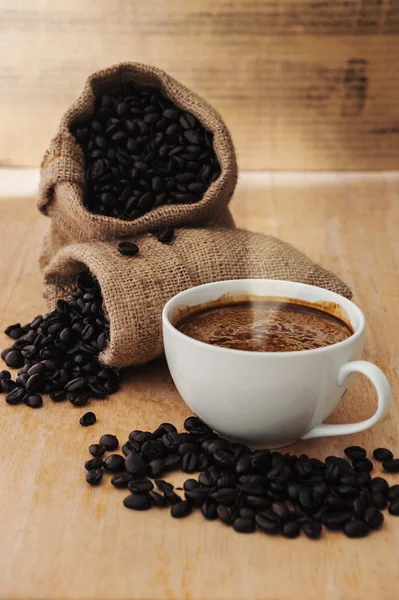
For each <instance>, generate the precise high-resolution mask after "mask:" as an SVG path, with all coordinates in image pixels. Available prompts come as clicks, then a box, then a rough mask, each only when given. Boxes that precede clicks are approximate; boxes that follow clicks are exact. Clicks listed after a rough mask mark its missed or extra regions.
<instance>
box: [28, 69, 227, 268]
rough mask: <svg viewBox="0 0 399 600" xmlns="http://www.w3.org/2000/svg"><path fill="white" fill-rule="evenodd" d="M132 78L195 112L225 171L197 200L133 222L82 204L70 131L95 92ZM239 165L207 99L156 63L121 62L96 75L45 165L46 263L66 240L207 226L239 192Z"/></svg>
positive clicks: (80, 170) (80, 163)
mask: <svg viewBox="0 0 399 600" xmlns="http://www.w3.org/2000/svg"><path fill="white" fill-rule="evenodd" d="M128 82H135V83H137V84H142V85H145V86H152V87H156V88H158V89H160V90H161V91H162V92H163V94H165V95H166V96H167V97H168V98H170V99H171V100H172V101H173V102H174V103H175V104H176V105H177V106H179V107H180V108H182V109H185V110H187V111H189V112H191V113H193V114H194V115H195V116H196V117H197V118H198V120H199V121H200V122H201V123H202V124H203V126H204V127H205V128H206V129H208V130H209V131H212V132H213V134H214V149H215V153H216V155H217V158H218V161H219V164H220V167H221V174H220V177H219V178H218V179H217V180H216V181H215V182H214V183H213V184H212V185H211V186H210V187H209V188H208V190H207V192H206V193H205V195H204V197H203V198H202V199H201V200H200V201H199V202H197V203H195V204H180V205H172V206H160V207H158V208H155V209H153V210H152V211H150V212H149V213H147V214H145V215H143V216H142V217H140V218H138V219H136V220H134V221H124V220H120V219H116V218H114V217H106V216H103V215H96V214H92V213H90V212H89V211H88V210H87V209H86V207H85V206H84V204H83V194H84V187H85V169H84V155H83V152H82V150H81V148H80V146H79V144H78V143H77V142H76V141H75V138H74V137H73V135H72V134H71V133H70V128H71V126H72V125H75V124H77V123H80V122H83V121H85V120H86V119H87V118H88V117H90V116H91V114H92V113H93V109H94V103H95V99H96V96H98V95H99V94H102V93H105V92H107V91H111V90H114V89H115V88H118V87H120V86H121V85H123V84H126V83H128ZM236 179H237V164H236V159H235V153H234V147H233V144H232V141H231V138H230V134H229V132H228V130H227V128H226V126H225V124H224V123H223V121H222V119H221V117H220V115H219V114H218V113H217V112H216V111H215V110H214V109H213V108H212V107H211V106H210V105H209V104H208V103H207V102H205V100H203V99H202V98H200V97H199V96H197V94H195V93H194V92H192V91H191V90H189V89H187V88H186V87H185V86H184V85H182V84H181V83H179V82H178V81H176V80H175V79H173V78H172V77H170V76H169V75H167V74H166V73H165V72H163V71H161V70H160V69H157V68H155V67H152V66H148V65H143V64H138V63H121V64H119V65H116V66H114V67H111V68H109V69H105V70H102V71H99V72H97V73H94V74H93V75H91V76H90V77H89V78H88V79H87V81H86V85H85V87H84V90H83V92H82V94H81V95H80V96H79V98H78V99H77V100H76V101H75V102H74V103H73V105H72V106H71V108H70V109H69V110H68V111H67V112H66V113H65V115H64V116H63V118H62V119H61V123H60V126H59V131H58V134H57V135H56V137H55V138H54V139H53V141H52V142H51V144H50V148H49V149H48V151H47V152H46V154H45V156H44V159H43V162H42V165H41V182H40V197H39V200H38V207H39V209H40V210H41V211H42V212H43V213H44V214H45V215H48V216H49V217H50V218H51V230H50V231H49V232H48V234H46V238H45V240H44V244H43V249H42V256H41V265H42V267H44V266H45V265H47V264H48V262H49V260H50V259H51V258H52V257H53V256H54V255H55V254H56V252H57V251H58V250H59V249H60V248H61V247H62V246H64V245H67V244H71V243H76V242H92V241H94V240H102V241H107V240H113V239H118V238H122V237H126V236H131V235H136V234H140V233H144V232H148V231H154V230H156V229H161V228H162V227H166V226H172V227H180V226H188V225H194V224H195V225H197V224H199V225H206V224H208V223H210V222H212V221H215V220H217V219H218V218H219V217H220V216H221V215H222V213H223V212H224V211H225V209H226V207H227V204H228V202H229V200H230V197H231V195H232V193H233V191H234V187H235V184H236Z"/></svg>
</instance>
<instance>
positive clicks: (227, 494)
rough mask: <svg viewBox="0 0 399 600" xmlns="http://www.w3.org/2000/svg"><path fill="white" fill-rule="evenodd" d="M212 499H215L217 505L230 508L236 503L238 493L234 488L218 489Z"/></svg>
mask: <svg viewBox="0 0 399 600" xmlns="http://www.w3.org/2000/svg"><path fill="white" fill-rule="evenodd" d="M211 498H213V499H214V500H215V502H216V503H217V504H225V505H226V506H229V505H231V504H233V503H234V501H235V498H236V491H235V489H234V488H218V489H217V490H216V491H215V492H213V493H212V494H211Z"/></svg>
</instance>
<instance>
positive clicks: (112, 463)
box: [104, 454, 125, 473]
mask: <svg viewBox="0 0 399 600" xmlns="http://www.w3.org/2000/svg"><path fill="white" fill-rule="evenodd" d="M104 469H105V470H106V471H107V472H108V473H117V472H118V471H124V470H125V459H124V458H123V456H121V455H120V454H110V455H109V456H107V458H106V459H105V460H104Z"/></svg>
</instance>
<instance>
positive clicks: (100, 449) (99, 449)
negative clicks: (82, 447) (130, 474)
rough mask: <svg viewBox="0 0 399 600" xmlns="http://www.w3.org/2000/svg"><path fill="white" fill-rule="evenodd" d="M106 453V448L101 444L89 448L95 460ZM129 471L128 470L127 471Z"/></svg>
mask: <svg viewBox="0 0 399 600" xmlns="http://www.w3.org/2000/svg"><path fill="white" fill-rule="evenodd" d="M105 451H106V447H105V446H102V445H101V444H91V445H90V446H89V452H90V454H91V455H92V456H94V458H101V456H103V455H104V453H105ZM127 470H128V469H127Z"/></svg>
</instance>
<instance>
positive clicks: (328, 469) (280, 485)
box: [85, 417, 399, 538]
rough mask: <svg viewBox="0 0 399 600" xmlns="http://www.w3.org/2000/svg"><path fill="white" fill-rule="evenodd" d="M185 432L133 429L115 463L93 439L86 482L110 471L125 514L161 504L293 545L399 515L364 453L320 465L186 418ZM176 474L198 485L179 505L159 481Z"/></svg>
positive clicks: (361, 533)
mask: <svg viewBox="0 0 399 600" xmlns="http://www.w3.org/2000/svg"><path fill="white" fill-rule="evenodd" d="M184 427H185V429H186V432H184V433H177V429H176V427H175V426H174V425H172V424H170V423H162V424H161V425H160V426H159V427H158V428H157V429H156V430H155V431H153V432H150V431H139V430H134V431H132V432H131V433H130V435H129V439H128V440H127V442H126V443H125V444H124V445H123V446H122V452H123V454H124V455H125V456H124V457H123V456H122V455H119V454H110V455H109V456H107V457H106V458H103V457H104V454H105V452H106V451H108V450H109V451H112V452H114V451H115V450H116V448H117V447H118V445H119V442H118V440H117V439H116V438H115V436H111V435H104V436H102V437H101V438H100V440H99V443H97V444H92V445H91V446H90V447H89V451H90V453H91V455H92V456H93V458H92V459H90V460H88V461H87V462H86V463H85V468H86V470H87V473H86V481H87V483H89V484H90V485H98V484H99V483H100V482H101V480H102V478H103V473H110V474H112V475H113V477H112V479H111V483H112V485H113V486H114V487H116V488H127V489H129V491H130V495H128V496H127V497H126V498H125V499H124V501H123V503H124V505H125V506H126V508H130V509H133V510H139V511H143V510H147V509H149V508H151V507H166V506H170V507H171V508H170V512H171V515H172V517H175V518H182V517H186V516H187V515H189V514H190V513H191V512H192V510H193V509H200V510H201V512H202V514H203V516H204V517H205V518H206V519H208V520H216V519H218V520H220V521H222V522H223V523H225V524H226V525H229V526H231V527H232V528H233V529H234V530H235V531H237V532H238V533H252V532H253V531H255V530H256V529H257V530H259V531H261V532H263V533H267V534H270V535H278V534H281V535H283V536H285V537H287V538H296V537H298V536H299V535H300V533H301V531H303V532H304V533H305V535H307V536H308V537H309V538H318V537H320V535H321V534H322V531H323V529H324V528H325V529H328V530H332V531H342V532H343V533H344V534H345V535H346V536H348V537H350V538H360V537H365V536H367V535H368V534H369V533H370V532H371V531H373V530H376V529H379V528H380V527H381V526H382V524H383V522H384V515H383V513H382V512H381V511H383V510H384V509H386V508H388V511H389V513H390V514H391V515H394V516H399V485H393V486H391V487H390V486H389V484H388V482H387V481H386V480H385V479H383V478H382V477H374V478H373V477H372V476H371V474H370V473H371V471H373V469H374V465H373V463H372V462H371V460H369V459H368V458H367V455H366V450H365V449H364V448H361V447H359V446H351V447H349V448H346V450H345V454H346V456H347V457H348V459H349V460H345V459H344V458H341V457H337V456H328V457H327V458H326V459H325V461H321V460H318V459H316V458H310V457H309V456H307V455H306V454H301V455H300V456H296V455H294V454H288V453H287V454H282V453H281V452H277V451H276V452H272V451H271V450H254V451H251V450H250V449H249V448H248V447H247V446H245V445H243V444H238V443H230V442H229V441H228V440H226V439H224V438H221V437H219V435H218V434H216V433H214V432H213V431H212V429H211V428H210V427H208V426H207V425H205V423H203V422H202V421H201V420H200V419H198V418H197V417H189V418H188V419H186V421H185V423H184ZM392 456H393V455H392V453H391V452H390V451H389V450H387V449H385V448H378V449H376V450H375V451H374V454H373V457H374V458H375V459H376V460H378V457H380V458H382V459H383V460H385V459H387V458H388V459H389V460H386V461H385V462H383V467H384V470H385V471H387V472H398V471H399V460H398V459H396V463H398V468H397V469H396V471H395V468H393V465H392V463H395V459H392V458H391V457H392ZM396 463H395V464H396ZM177 469H180V470H183V471H184V472H185V473H189V474H192V473H194V472H198V471H200V475H199V477H198V479H194V478H193V477H191V478H190V479H187V480H186V481H185V483H184V486H183V489H184V498H185V499H183V498H182V495H181V494H179V493H177V492H178V491H179V490H177V489H175V488H174V486H173V485H172V484H171V483H170V482H167V481H165V480H163V479H161V478H162V477H163V476H164V475H166V474H167V473H170V472H171V471H175V470H177ZM151 479H154V480H155V481H154V482H153V481H151ZM154 483H155V485H154ZM155 487H156V488H157V490H158V491H156V490H155Z"/></svg>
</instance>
